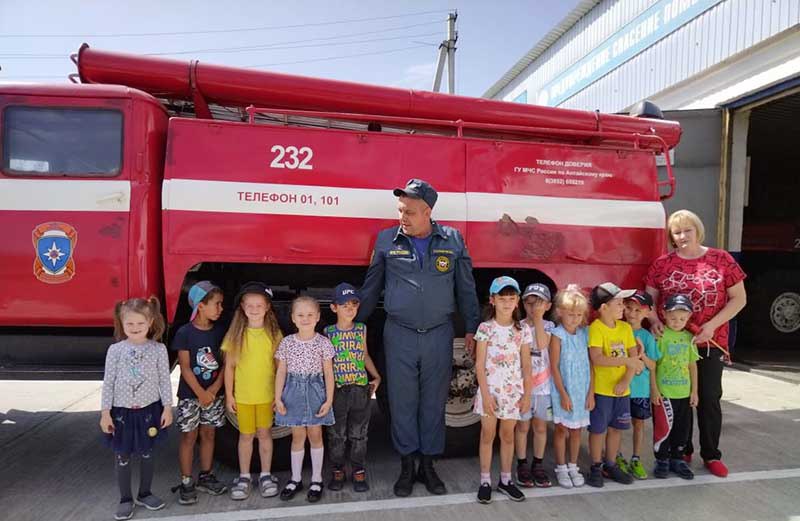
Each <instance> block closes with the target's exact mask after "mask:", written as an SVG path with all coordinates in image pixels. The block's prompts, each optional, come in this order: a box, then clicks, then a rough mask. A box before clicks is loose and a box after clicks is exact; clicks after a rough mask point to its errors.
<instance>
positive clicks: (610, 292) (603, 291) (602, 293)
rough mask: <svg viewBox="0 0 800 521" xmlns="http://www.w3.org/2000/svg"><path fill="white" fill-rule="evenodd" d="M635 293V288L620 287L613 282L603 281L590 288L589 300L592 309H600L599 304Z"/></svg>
mask: <svg viewBox="0 0 800 521" xmlns="http://www.w3.org/2000/svg"><path fill="white" fill-rule="evenodd" d="M634 293H636V290H635V289H620V287H619V286H617V285H616V284H614V283H613V282H603V283H602V284H598V285H597V286H595V287H594V288H592V296H591V297H590V300H591V302H592V307H593V308H594V309H600V306H602V305H603V304H605V303H606V302H608V301H610V300H614V299H615V298H629V297H632V296H633V295H634Z"/></svg>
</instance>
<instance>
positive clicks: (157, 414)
mask: <svg viewBox="0 0 800 521" xmlns="http://www.w3.org/2000/svg"><path fill="white" fill-rule="evenodd" d="M163 412H164V406H163V405H161V402H160V401H157V402H153V403H151V404H150V405H147V406H145V407H142V408H141V409H128V408H126V407H112V408H111V419H112V420H113V421H114V433H113V434H104V435H103V438H104V442H105V444H106V445H107V446H108V447H111V449H113V450H114V452H115V453H117V454H144V453H148V452H150V451H152V450H153V447H155V445H156V444H157V443H160V442H162V441H164V440H166V438H167V429H162V428H160V425H161V414H162V413H163ZM151 428H154V429H155V430H150V429H151ZM151 434H153V436H151Z"/></svg>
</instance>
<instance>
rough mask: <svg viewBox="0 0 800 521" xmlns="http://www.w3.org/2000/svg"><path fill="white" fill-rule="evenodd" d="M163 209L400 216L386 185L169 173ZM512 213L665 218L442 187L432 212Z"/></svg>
mask: <svg viewBox="0 0 800 521" xmlns="http://www.w3.org/2000/svg"><path fill="white" fill-rule="evenodd" d="M162 207H163V209H164V210H181V211H189V212H223V213H248V214H273V215H307V216H318V217H350V218H361V219H396V218H397V210H396V207H395V198H394V196H393V195H392V192H391V190H388V189H365V188H342V187H335V186H309V185H286V184H271V183H243V182H227V181H202V180H194V179H169V180H165V181H164V186H163V194H162ZM504 214H507V215H509V216H510V217H511V218H512V219H513V220H514V221H516V222H524V221H525V219H526V217H534V218H536V219H537V220H538V221H539V222H540V223H542V224H562V225H574V226H593V227H604V228H656V229H663V228H664V224H665V220H666V219H665V217H666V216H665V213H664V206H663V205H662V204H661V203H660V202H657V201H620V200H613V199H583V198H571V197H547V196H538V195H514V194H492V193H483V192H469V193H466V194H463V193H458V192H440V193H439V200H438V202H437V203H436V208H435V210H434V217H435V218H436V219H439V220H442V221H469V222H494V221H497V220H499V219H500V218H502V216H503V215H504Z"/></svg>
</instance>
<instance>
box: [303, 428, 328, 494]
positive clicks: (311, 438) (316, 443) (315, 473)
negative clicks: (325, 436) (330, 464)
mask: <svg viewBox="0 0 800 521" xmlns="http://www.w3.org/2000/svg"><path fill="white" fill-rule="evenodd" d="M307 434H308V443H309V444H310V445H311V450H310V452H311V481H313V482H317V483H321V482H322V458H323V457H324V455H325V448H324V447H323V445H322V426H321V425H314V426H312V427H308V429H307Z"/></svg>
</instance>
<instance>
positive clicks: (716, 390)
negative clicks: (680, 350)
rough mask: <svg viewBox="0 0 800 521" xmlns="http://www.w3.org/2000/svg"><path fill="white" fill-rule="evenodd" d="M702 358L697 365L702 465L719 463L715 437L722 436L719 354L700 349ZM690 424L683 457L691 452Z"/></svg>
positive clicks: (716, 351)
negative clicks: (715, 461) (710, 461)
mask: <svg viewBox="0 0 800 521" xmlns="http://www.w3.org/2000/svg"><path fill="white" fill-rule="evenodd" d="M698 351H699V352H700V356H702V357H703V358H702V359H700V360H698V361H697V394H698V398H699V402H698V404H697V427H698V430H699V431H700V457H701V458H703V460H705V461H709V460H715V459H721V458H722V453H721V452H720V451H719V437H720V434H722V406H721V405H720V400H721V399H722V368H723V366H724V364H723V362H722V352H721V351H720V350H719V349H713V348H712V349H709V350H708V351H706V349H705V348H703V347H701V348H699V349H698ZM692 424H693V422H689V443H688V444H687V445H686V454H692V453H693V452H694V446H693V445H692V430H693V429H692Z"/></svg>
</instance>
